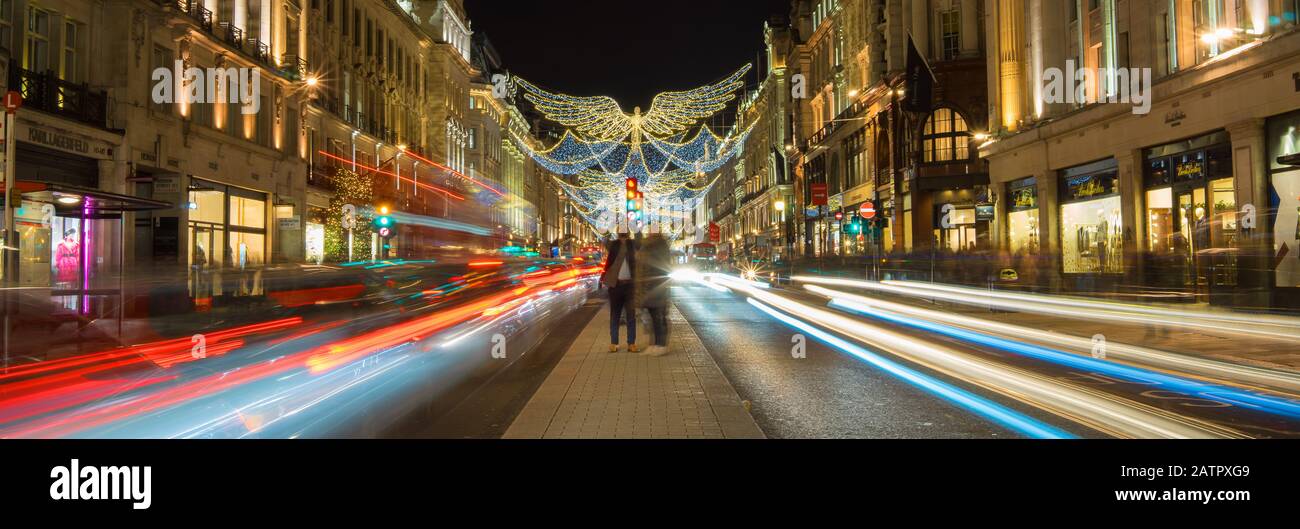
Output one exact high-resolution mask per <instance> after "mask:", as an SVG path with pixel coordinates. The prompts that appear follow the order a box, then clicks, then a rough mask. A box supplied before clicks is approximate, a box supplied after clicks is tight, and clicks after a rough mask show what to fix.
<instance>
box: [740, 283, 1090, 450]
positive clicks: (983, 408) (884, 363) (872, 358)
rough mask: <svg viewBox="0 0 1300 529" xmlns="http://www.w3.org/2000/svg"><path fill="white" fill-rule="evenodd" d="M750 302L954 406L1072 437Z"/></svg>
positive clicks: (1044, 435) (1018, 427)
mask: <svg viewBox="0 0 1300 529" xmlns="http://www.w3.org/2000/svg"><path fill="white" fill-rule="evenodd" d="M749 304H750V305H753V306H754V307H756V308H758V309H759V310H761V311H763V312H764V313H766V314H767V315H769V316H771V317H773V318H776V319H777V320H779V321H781V322H783V323H785V324H786V325H789V326H791V327H794V328H796V329H799V330H800V331H803V332H806V333H808V334H811V335H813V336H814V337H816V338H817V339H818V340H821V341H822V342H824V343H826V344H827V345H830V346H832V347H835V348H837V349H839V350H841V351H844V352H845V353H848V354H850V355H853V356H855V357H857V358H858V359H860V360H862V361H864V362H866V363H868V364H871V365H873V366H875V367H876V368H878V369H880V370H882V371H884V372H886V373H889V374H891V375H893V376H895V377H897V378H899V379H902V380H903V381H905V382H907V383H909V384H911V385H913V386H916V387H918V388H920V389H922V390H924V391H926V392H928V393H930V394H933V395H935V396H938V397H940V398H942V399H944V400H947V401H948V402H951V403H953V404H955V405H957V406H960V407H962V408H965V409H967V410H970V411H971V412H974V413H975V414H976V415H979V416H981V417H984V418H985V419H988V420H989V421H992V422H993V423H994V424H997V425H999V426H1002V427H1003V428H1006V429H1008V430H1011V431H1013V432H1017V433H1019V434H1021V435H1024V436H1026V437H1031V438H1035V439H1072V438H1074V436H1073V435H1071V434H1070V433H1068V432H1065V431H1063V430H1060V429H1058V428H1056V427H1053V426H1051V425H1048V424H1046V423H1044V422H1042V421H1039V420H1037V419H1034V418H1032V417H1029V416H1027V415H1024V414H1022V413H1020V412H1017V411H1014V410H1011V409H1009V408H1007V407H1005V406H1002V405H1000V404H997V403H995V402H992V401H990V400H988V399H985V398H983V397H979V396H976V395H975V394H972V393H970V392H968V391H965V390H963V389H960V388H957V387H955V386H952V385H949V384H945V383H943V382H940V381H938V380H935V379H934V378H931V377H928V376H925V375H923V374H921V373H919V372H917V371H915V370H912V369H908V368H906V367H903V366H902V365H899V364H897V363H895V362H892V361H889V360H887V359H885V358H884V357H881V356H879V355H877V354H874V353H872V352H870V351H867V350H866V349H863V348H862V347H859V346H857V345H854V344H851V343H849V342H848V341H845V340H843V339H840V338H838V337H836V336H834V335H832V334H830V333H827V332H825V331H822V330H821V329H818V328H816V327H813V326H812V325H809V324H807V323H804V322H802V321H799V320H796V319H794V318H792V317H789V316H786V315H785V314H782V313H780V312H777V311H776V310H775V309H773V308H771V307H768V306H767V305H764V304H763V303H761V302H759V301H758V300H755V299H754V298H749Z"/></svg>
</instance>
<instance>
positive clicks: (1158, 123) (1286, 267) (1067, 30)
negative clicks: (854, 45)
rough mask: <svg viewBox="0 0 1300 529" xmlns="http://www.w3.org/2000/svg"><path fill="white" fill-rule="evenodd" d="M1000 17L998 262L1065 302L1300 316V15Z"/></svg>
mask: <svg viewBox="0 0 1300 529" xmlns="http://www.w3.org/2000/svg"><path fill="white" fill-rule="evenodd" d="M989 7H990V8H989V11H988V15H987V19H986V23H987V24H988V25H990V27H994V28H996V31H991V32H990V33H989V38H988V42H987V46H988V47H989V49H990V50H993V51H992V52H991V56H993V57H997V60H996V61H990V62H989V64H988V71H987V80H988V81H987V82H988V85H989V93H990V97H991V99H992V104H991V106H990V112H989V118H990V121H991V123H992V126H993V129H994V130H993V131H992V132H993V137H992V138H991V139H990V140H989V141H988V142H987V143H986V144H985V145H984V146H983V147H982V148H981V152H982V155H983V156H985V157H986V158H987V159H988V160H989V162H990V166H991V174H992V181H993V189H994V193H995V194H996V195H997V196H999V197H1002V200H999V201H998V207H997V220H996V222H995V223H994V232H995V236H994V237H995V240H996V241H997V243H998V245H999V246H1000V247H1001V248H1003V249H1005V250H1007V251H1009V252H1012V253H1014V254H1017V255H1026V256H1031V258H1032V259H1031V260H1032V261H1033V262H1036V263H1038V265H1039V268H1040V269H1042V270H1044V271H1045V273H1044V274H1043V275H1044V276H1045V277H1044V278H1042V280H1041V281H1040V283H1041V284H1042V285H1044V286H1047V287H1051V288H1056V289H1061V290H1067V291H1070V290H1087V289H1094V288H1099V287H1101V288H1113V289H1115V290H1120V291H1124V292H1130V291H1151V290H1159V291H1163V292H1176V293H1179V294H1181V297H1180V299H1185V300H1189V301H1201V302H1212V303H1216V304H1228V305H1242V306H1268V305H1282V306H1294V305H1296V304H1297V302H1298V300H1300V297H1297V295H1296V294H1295V293H1296V292H1297V291H1298V290H1297V287H1300V261H1297V252H1296V248H1297V246H1298V245H1297V239H1296V225H1297V221H1296V219H1297V211H1300V202H1298V201H1300V198H1297V197H1300V192H1298V191H1300V190H1298V189H1297V186H1296V185H1294V184H1295V182H1296V181H1297V176H1296V175H1297V174H1298V173H1297V172H1296V171H1295V166H1293V165H1288V164H1287V163H1286V161H1287V160H1286V159H1285V156H1287V155H1288V154H1292V153H1294V152H1296V141H1295V137H1294V135H1293V134H1291V131H1293V130H1294V128H1295V127H1296V126H1297V122H1296V116H1297V114H1296V112H1295V111H1296V109H1297V108H1300V82H1298V81H1297V75H1300V74H1297V73H1296V72H1297V71H1300V32H1297V29H1296V14H1297V4H1296V2H1294V1H1291V0H1286V1H1276V0H1243V1H1223V0H1204V1H1191V0H1187V1H1184V0H1169V1H1164V0H1162V1H1153V2H1136V1H1132V0H1093V1H1088V2H1078V3H1076V2H1047V1H1038V0H1002V1H999V2H991V3H990V6H989ZM1144 84H1145V85H1146V86H1144ZM1062 87H1063V88H1064V89H1062ZM1143 92H1146V93H1143ZM1279 159H1281V160H1279Z"/></svg>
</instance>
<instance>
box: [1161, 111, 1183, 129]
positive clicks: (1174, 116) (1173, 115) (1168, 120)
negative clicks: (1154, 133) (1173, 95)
mask: <svg viewBox="0 0 1300 529" xmlns="http://www.w3.org/2000/svg"><path fill="white" fill-rule="evenodd" d="M1184 119H1187V113H1186V112H1183V111H1182V110H1175V111H1173V112H1170V113H1168V114H1165V124H1166V125H1169V126H1171V127H1177V126H1179V125H1182V124H1183V120H1184Z"/></svg>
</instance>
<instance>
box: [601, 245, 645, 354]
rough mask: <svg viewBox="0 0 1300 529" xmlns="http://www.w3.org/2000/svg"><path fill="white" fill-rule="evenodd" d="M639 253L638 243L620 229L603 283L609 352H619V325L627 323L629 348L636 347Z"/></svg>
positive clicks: (635, 349) (630, 349) (609, 257)
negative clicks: (607, 321)
mask: <svg viewBox="0 0 1300 529" xmlns="http://www.w3.org/2000/svg"><path fill="white" fill-rule="evenodd" d="M636 252H637V244H636V242H635V241H633V240H632V239H630V238H628V235H627V232H620V233H619V234H618V239H615V240H614V241H613V242H611V243H610V245H609V251H608V252H607V254H608V257H607V258H606V259H605V274H604V275H603V276H601V283H604V284H605V286H606V287H608V288H609V343H610V345H609V352H611V353H616V352H618V325H619V323H620V321H619V320H620V319H622V320H624V321H626V322H627V344H628V345H627V349H628V351H631V352H633V353H635V352H637V347H636V275H635V274H636Z"/></svg>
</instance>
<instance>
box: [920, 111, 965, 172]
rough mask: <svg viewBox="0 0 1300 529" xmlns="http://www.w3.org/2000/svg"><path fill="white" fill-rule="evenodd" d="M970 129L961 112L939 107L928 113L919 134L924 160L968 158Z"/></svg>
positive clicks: (938, 160) (939, 160) (946, 160)
mask: <svg viewBox="0 0 1300 529" xmlns="http://www.w3.org/2000/svg"><path fill="white" fill-rule="evenodd" d="M970 140H971V134H970V129H969V128H967V126H966V120H965V119H964V118H962V117H961V114H959V113H957V111H955V110H953V109H951V108H940V109H937V110H935V111H934V113H933V114H930V119H928V120H926V122H925V132H924V133H923V134H922V136H921V141H922V149H923V155H924V160H923V161H925V162H949V161H953V160H966V159H968V158H970Z"/></svg>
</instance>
